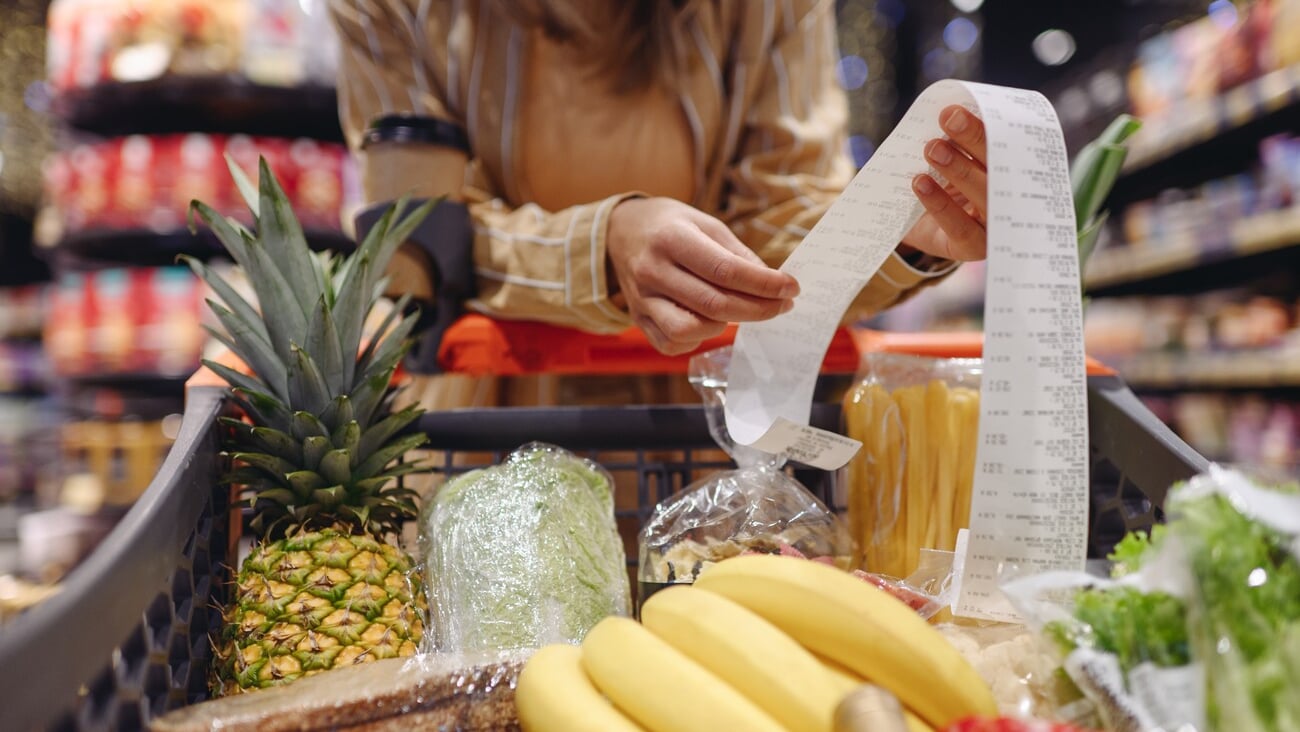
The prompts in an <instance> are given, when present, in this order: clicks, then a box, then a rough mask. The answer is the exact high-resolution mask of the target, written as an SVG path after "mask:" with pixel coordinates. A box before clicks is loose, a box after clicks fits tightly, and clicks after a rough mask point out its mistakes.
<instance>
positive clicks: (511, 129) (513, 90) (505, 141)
mask: <svg viewBox="0 0 1300 732" xmlns="http://www.w3.org/2000/svg"><path fill="white" fill-rule="evenodd" d="M523 42H524V34H523V31H521V30H520V29H519V26H518V25H516V26H514V27H513V28H511V29H510V41H509V43H508V45H507V46H506V100H505V106H504V108H503V109H502V110H501V123H502V128H501V177H502V180H503V181H504V182H505V184H506V187H507V188H509V187H510V186H515V187H516V190H517V188H518V186H517V185H516V183H515V173H514V168H515V114H516V110H517V108H518V106H519V104H518V102H519V73H520V67H519V51H520V48H521V47H522V46H523Z"/></svg>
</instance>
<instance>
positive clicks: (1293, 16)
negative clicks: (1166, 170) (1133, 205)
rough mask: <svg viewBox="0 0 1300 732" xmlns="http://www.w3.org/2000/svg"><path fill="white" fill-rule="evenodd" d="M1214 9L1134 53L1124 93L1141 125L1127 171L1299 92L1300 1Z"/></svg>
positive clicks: (1267, 1)
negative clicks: (1143, 123) (1135, 54)
mask: <svg viewBox="0 0 1300 732" xmlns="http://www.w3.org/2000/svg"><path fill="white" fill-rule="evenodd" d="M1214 5H1215V6H1217V7H1213V6H1212V8H1211V11H1210V13H1209V14H1208V15H1207V16H1205V17H1203V18H1200V19H1199V20H1196V21H1194V22H1191V23H1188V24H1186V25H1183V26H1180V27H1178V28H1176V29H1174V30H1171V31H1168V32H1165V33H1161V34H1159V35H1156V36H1154V37H1152V38H1150V39H1148V40H1146V41H1144V42H1143V43H1142V44H1141V45H1140V46H1139V47H1138V50H1137V59H1136V61H1135V62H1134V63H1133V65H1132V67H1131V68H1130V69H1129V78H1128V85H1127V86H1128V96H1129V102H1130V104H1131V106H1132V109H1133V112H1134V113H1135V114H1137V115H1138V116H1140V117H1142V118H1143V120H1144V122H1145V126H1144V127H1143V129H1142V130H1141V131H1140V132H1138V134H1137V135H1136V136H1135V138H1134V156H1133V159H1132V160H1131V161H1130V163H1129V167H1131V168H1132V167H1140V166H1142V165H1144V164H1146V163H1148V162H1151V161H1152V160H1154V159H1156V158H1158V157H1160V156H1161V155H1162V154H1163V153H1164V152H1166V151H1169V150H1172V149H1177V148H1178V147H1181V146H1185V145H1186V144H1189V143H1192V142H1195V141H1196V140H1197V138H1203V137H1208V136H1210V135H1213V134H1214V132H1215V131H1216V130H1219V129H1223V128H1227V127H1232V126H1236V125H1240V124H1242V123H1244V122H1246V121H1247V120H1248V119H1250V117H1251V116H1253V115H1256V114H1259V113H1260V112H1261V111H1271V110H1272V109H1274V108H1276V106H1277V105H1278V104H1279V103H1282V102H1284V101H1285V100H1287V99H1290V98H1292V97H1293V96H1294V95H1295V93H1296V91H1297V88H1298V87H1300V22H1296V21H1298V20H1300V0H1257V1H1256V2H1253V3H1238V4H1233V3H1216V4H1214Z"/></svg>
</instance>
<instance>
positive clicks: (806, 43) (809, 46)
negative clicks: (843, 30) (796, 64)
mask: <svg viewBox="0 0 1300 732" xmlns="http://www.w3.org/2000/svg"><path fill="white" fill-rule="evenodd" d="M816 21H817V18H816V16H815V15H814V14H813V13H809V14H807V15H805V16H804V18H803V20H801V21H799V32H800V35H801V36H802V38H801V40H802V41H803V72H804V74H806V75H807V76H806V79H807V81H806V82H805V83H803V84H800V85H799V87H800V89H801V90H802V91H803V109H802V110H801V111H800V112H799V118H800V119H807V118H808V117H809V116H810V115H812V113H813V88H814V87H819V86H820V85H821V83H822V77H823V76H825V74H826V71H827V70H826V69H824V68H822V67H821V66H820V65H818V63H817V57H816V50H817V38H816V36H814V35H813V32H814V31H815V30H816ZM831 48H835V46H831Z"/></svg>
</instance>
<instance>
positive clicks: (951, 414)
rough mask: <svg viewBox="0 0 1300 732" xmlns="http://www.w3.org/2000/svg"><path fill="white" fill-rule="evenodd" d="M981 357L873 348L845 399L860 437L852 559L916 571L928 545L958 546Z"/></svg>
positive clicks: (966, 513) (871, 567) (854, 465)
mask: <svg viewBox="0 0 1300 732" xmlns="http://www.w3.org/2000/svg"><path fill="white" fill-rule="evenodd" d="M982 371H983V368H982V362H981V361H980V360H979V359H953V358H942V359H941V358H927V357H922V356H913V355H906V354H897V353H876V352H873V353H869V354H867V356H866V357H865V359H864V369H863V374H862V377H861V379H860V380H859V382H858V385H857V386H856V387H855V388H853V389H851V390H850V391H849V393H848V394H847V395H846V396H845V398H844V424H845V433H846V434H847V435H848V436H849V437H852V438H853V439H856V440H859V441H861V442H862V450H861V452H859V453H858V455H857V456H856V457H855V458H854V459H853V461H852V462H851V463H850V464H849V466H848V470H847V476H846V481H845V488H846V491H847V499H848V501H847V502H848V523H849V530H850V532H851V533H852V535H853V539H854V541H855V542H856V543H857V546H858V551H857V554H856V555H855V556H854V564H855V566H858V567H862V568H865V569H866V570H868V571H870V572H875V573H879V574H883V575H886V576H890V577H907V576H909V575H910V574H912V573H913V572H914V571H916V569H917V567H918V564H919V562H920V557H921V550H923V549H938V550H943V551H952V550H953V549H954V548H955V546H956V540H957V532H958V531H959V530H960V529H963V528H966V527H967V525H968V524H969V519H970V497H971V486H972V484H973V483H974V480H975V447H976V442H977V440H978V437H979V403H980V402H979V398H980V397H979V389H980V377H981V374H982Z"/></svg>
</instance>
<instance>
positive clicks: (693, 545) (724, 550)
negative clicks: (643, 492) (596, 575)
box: [637, 347, 853, 601]
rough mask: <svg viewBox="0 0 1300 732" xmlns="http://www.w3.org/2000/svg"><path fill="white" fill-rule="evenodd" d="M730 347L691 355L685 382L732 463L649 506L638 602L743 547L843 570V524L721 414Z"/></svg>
mask: <svg viewBox="0 0 1300 732" xmlns="http://www.w3.org/2000/svg"><path fill="white" fill-rule="evenodd" d="M730 360H731V349H730V348H729V347H725V348H720V349H716V350H713V351H709V352H707V353H703V354H700V355H698V356H696V357H694V358H693V359H691V364H690V376H691V383H692V385H693V386H694V387H695V389H696V391H698V392H699V393H700V396H701V397H702V398H703V400H704V405H705V412H706V415H707V418H708V422H709V430H710V432H711V434H712V435H713V438H714V440H715V441H716V442H717V443H718V445H719V447H721V448H722V449H723V450H724V451H725V452H726V453H727V454H728V455H730V456H731V457H732V459H733V460H735V462H736V464H737V466H738V468H737V469H735V470H725V471H720V472H717V473H714V474H712V475H708V476H706V477H704V478H703V479H701V480H697V481H696V482H694V483H693V484H691V485H689V486H687V488H686V489H685V490H683V491H682V492H680V493H678V494H676V495H674V496H672V497H670V498H668V499H666V500H664V501H663V502H661V503H660V504H659V505H658V506H656V507H655V510H654V513H653V514H652V515H651V516H650V519H649V521H648V522H647V523H646V524H645V526H644V527H642V529H641V532H640V536H639V537H638V542H637V543H638V546H639V554H640V565H639V570H638V581H639V589H640V592H639V593H638V600H639V601H644V600H645V599H646V598H647V597H649V596H650V595H651V594H653V592H654V591H656V590H658V589H661V588H663V587H666V586H668V585H671V584H677V583H690V582H693V581H694V580H695V577H696V576H698V575H699V573H700V572H701V571H703V569H704V568H705V567H708V566H709V565H711V564H713V563H715V562H718V561H720V560H723V559H726V558H728V557H732V556H736V555H739V554H744V553H747V552H763V553H781V554H788V555H793V556H802V557H805V558H808V559H811V560H815V561H822V562H828V563H831V564H836V565H838V566H841V567H842V568H844V569H848V568H849V566H848V565H849V561H850V557H851V555H852V552H853V542H852V540H851V539H850V537H849V534H848V530H847V528H846V527H845V526H844V523H843V522H842V521H841V520H840V518H839V517H838V516H836V515H835V514H834V513H833V512H832V511H831V510H830V509H828V508H827V507H826V505H825V504H824V503H823V502H822V501H821V500H819V499H818V498H817V497H816V496H814V495H813V494H812V493H811V492H810V491H809V490H808V489H807V488H806V487H804V486H803V485H802V484H800V483H799V481H797V480H795V479H794V478H792V477H790V476H789V475H788V474H787V473H786V472H785V471H784V470H783V466H784V463H785V459H784V458H783V457H782V456H777V455H771V454H768V453H765V452H762V451H759V450H755V449H753V448H750V447H746V446H743V445H737V444H735V442H734V441H733V440H732V439H731V436H730V435H729V434H728V433H727V427H726V420H725V418H724V415H723V410H724V400H725V398H726V386H727V380H726V375H727V368H728V366H729V365H730Z"/></svg>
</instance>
